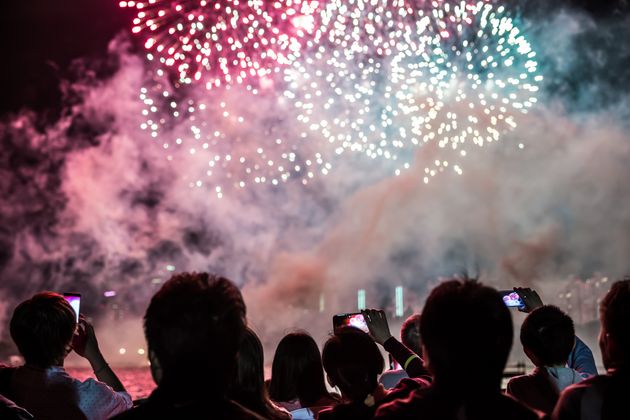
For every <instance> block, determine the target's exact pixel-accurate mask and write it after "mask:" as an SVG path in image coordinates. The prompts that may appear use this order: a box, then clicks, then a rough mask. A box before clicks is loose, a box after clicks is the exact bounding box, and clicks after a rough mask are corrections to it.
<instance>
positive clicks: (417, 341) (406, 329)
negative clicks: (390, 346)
mask: <svg viewBox="0 0 630 420" xmlns="http://www.w3.org/2000/svg"><path fill="white" fill-rule="evenodd" d="M400 339H401V340H402V343H403V344H404V345H405V346H407V348H409V349H410V350H411V351H413V352H414V353H416V354H419V355H422V338H421V336H420V314H413V315H411V316H409V318H407V319H406V320H405V322H403V324H402V327H401V328H400Z"/></svg>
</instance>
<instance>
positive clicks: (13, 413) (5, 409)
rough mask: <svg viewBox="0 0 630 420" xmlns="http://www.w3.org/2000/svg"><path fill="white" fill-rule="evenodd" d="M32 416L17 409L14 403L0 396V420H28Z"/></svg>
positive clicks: (23, 410) (21, 409)
mask: <svg viewBox="0 0 630 420" xmlns="http://www.w3.org/2000/svg"><path fill="white" fill-rule="evenodd" d="M32 418H33V416H32V415H31V413H29V412H28V411H26V410H25V409H23V408H21V407H18V406H17V405H15V403H14V402H13V401H11V400H9V399H7V398H5V397H3V396H2V395H0V419H3V420H29V419H32Z"/></svg>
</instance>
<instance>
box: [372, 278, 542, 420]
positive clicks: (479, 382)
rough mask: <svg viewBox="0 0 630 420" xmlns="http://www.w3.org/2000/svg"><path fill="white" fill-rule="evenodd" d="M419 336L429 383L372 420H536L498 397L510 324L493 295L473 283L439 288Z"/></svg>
mask: <svg viewBox="0 0 630 420" xmlns="http://www.w3.org/2000/svg"><path fill="white" fill-rule="evenodd" d="M420 334H421V336H422V340H423V350H424V351H423V354H424V356H425V363H427V365H428V369H429V371H430V372H431V374H432V376H433V383H432V384H431V385H430V386H428V387H423V388H418V389H416V390H414V391H413V392H412V393H411V394H409V396H407V397H406V398H404V399H397V400H394V401H391V402H389V403H387V404H383V405H381V407H379V409H378V410H377V413H376V418H422V419H426V420H433V419H440V420H451V419H460V418H465V419H468V420H477V419H484V420H488V419H505V418H510V419H512V420H521V419H536V418H538V416H537V414H536V413H535V412H533V411H532V410H530V409H529V408H527V407H526V406H524V405H521V403H519V402H518V401H516V400H514V399H512V398H510V397H508V396H505V395H503V394H502V393H501V379H502V374H503V369H504V367H505V363H506V362H507V357H508V354H509V352H510V347H511V346H512V319H511V316H510V313H509V310H508V309H507V307H506V306H505V305H504V304H503V300H502V298H501V296H500V294H499V293H498V292H497V291H496V290H494V289H492V288H489V287H486V286H483V285H481V284H479V283H477V282H476V281H473V280H450V281H447V282H445V283H442V284H440V285H439V286H437V287H436V288H435V289H433V291H432V292H431V294H430V295H429V298H428V299H427V302H426V304H425V307H424V309H423V311H422V317H421V319H420Z"/></svg>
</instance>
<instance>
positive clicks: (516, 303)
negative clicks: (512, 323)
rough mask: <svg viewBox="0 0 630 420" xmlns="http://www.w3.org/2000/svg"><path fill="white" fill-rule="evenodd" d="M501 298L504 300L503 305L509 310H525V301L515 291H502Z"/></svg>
mask: <svg viewBox="0 0 630 420" xmlns="http://www.w3.org/2000/svg"><path fill="white" fill-rule="evenodd" d="M499 293H501V297H502V298H503V303H505V306H507V307H508V308H523V307H525V303H524V302H523V299H521V297H520V296H519V295H518V293H516V292H515V291H514V290H501V291H499Z"/></svg>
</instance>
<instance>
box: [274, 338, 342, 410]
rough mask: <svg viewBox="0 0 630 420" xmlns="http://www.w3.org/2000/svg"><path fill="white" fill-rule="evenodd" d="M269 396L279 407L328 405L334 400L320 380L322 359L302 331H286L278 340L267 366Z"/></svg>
mask: <svg viewBox="0 0 630 420" xmlns="http://www.w3.org/2000/svg"><path fill="white" fill-rule="evenodd" d="M269 396H270V397H271V399H272V400H273V401H274V402H275V403H276V404H278V405H280V406H281V407H283V408H285V409H287V410H289V411H294V410H298V409H300V408H314V409H315V411H318V409H319V408H321V407H328V406H331V405H334V404H336V403H337V402H338V398H337V397H335V396H334V395H332V394H330V393H329V392H328V390H327V389H326V384H325V382H324V369H323V368H322V358H321V356H320V354H319V348H318V347H317V343H315V340H313V338H312V337H311V336H310V335H308V333H306V332H294V333H291V334H287V335H286V336H284V337H283V338H282V340H280V343H278V347H277V348H276V353H275V355H274V357H273V364H272V366H271V381H270V382H269Z"/></svg>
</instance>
